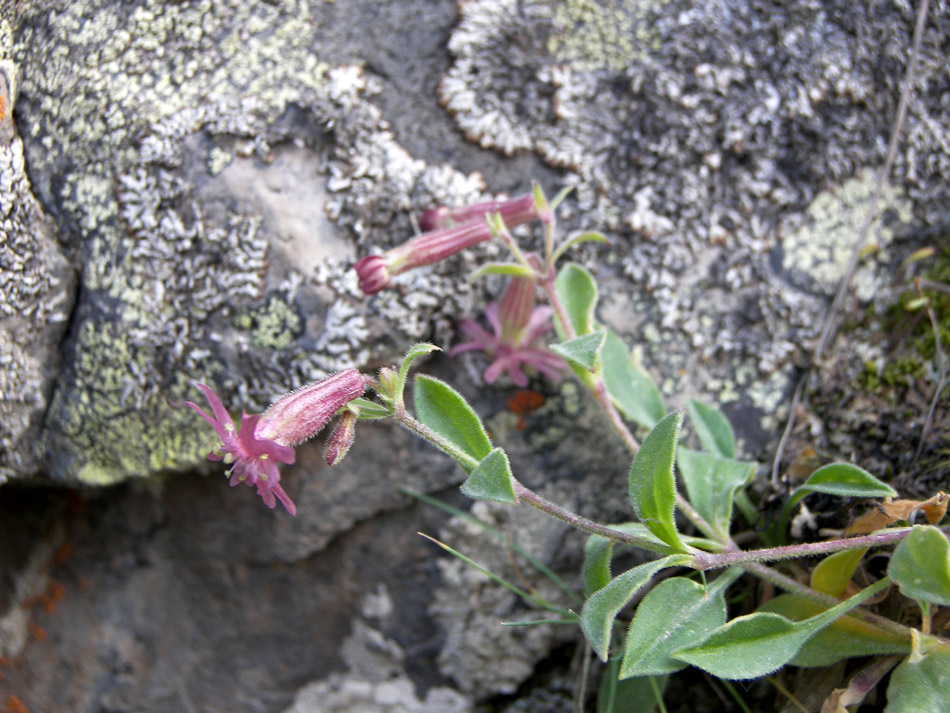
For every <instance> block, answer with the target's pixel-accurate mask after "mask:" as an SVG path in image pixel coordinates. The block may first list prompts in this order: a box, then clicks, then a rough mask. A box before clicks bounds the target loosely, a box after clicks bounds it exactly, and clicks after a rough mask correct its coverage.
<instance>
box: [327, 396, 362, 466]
mask: <svg viewBox="0 0 950 713" xmlns="http://www.w3.org/2000/svg"><path fill="white" fill-rule="evenodd" d="M357 418H358V417H357V415H356V413H355V412H354V411H350V410H349V409H347V410H346V411H344V412H343V413H342V414H340V420H339V422H338V423H337V424H336V427H335V428H334V429H333V432H332V433H330V437H329V438H327V447H326V450H324V452H323V458H324V460H326V462H327V465H328V466H330V467H331V468H332V467H333V466H335V465H337V464H338V463H339V462H340V461H342V460H343V459H344V458H345V457H346V454H347V453H349V451H350V446H352V445H353V440H354V439H355V438H356V421H357Z"/></svg>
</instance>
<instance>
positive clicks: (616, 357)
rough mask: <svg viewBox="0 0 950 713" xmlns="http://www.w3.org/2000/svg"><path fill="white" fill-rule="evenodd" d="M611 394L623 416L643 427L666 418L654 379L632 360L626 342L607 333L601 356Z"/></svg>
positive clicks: (609, 393) (608, 392)
mask: <svg viewBox="0 0 950 713" xmlns="http://www.w3.org/2000/svg"><path fill="white" fill-rule="evenodd" d="M600 358H601V362H602V363H603V366H604V384H605V385H606V387H607V394H608V395H609V396H610V398H611V400H612V401H613V402H614V403H615V404H616V405H617V408H619V409H620V411H621V413H623V415H624V416H626V417H627V418H628V419H630V420H631V421H633V422H634V423H636V424H639V425H640V426H644V427H646V428H653V426H655V425H656V423H657V421H659V420H660V419H661V418H663V417H664V416H665V415H666V407H665V406H664V405H663V397H662V396H660V391H659V390H658V389H657V388H656V385H655V384H654V383H653V380H652V379H651V378H650V375H649V374H647V373H646V372H645V371H644V370H643V369H642V368H641V367H640V365H639V364H637V363H636V362H635V361H634V360H633V358H632V357H631V356H630V352H629V351H628V350H627V345H626V344H624V342H623V339H621V338H620V337H619V336H617V335H616V334H615V333H614V332H613V331H611V330H607V339H606V341H605V342H604V346H603V349H601V353H600Z"/></svg>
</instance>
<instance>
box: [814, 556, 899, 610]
mask: <svg viewBox="0 0 950 713" xmlns="http://www.w3.org/2000/svg"><path fill="white" fill-rule="evenodd" d="M867 551H868V548H867V547H856V548H855V549H853V550H841V552H835V553H834V554H830V555H828V556H827V557H825V558H824V559H823V560H822V561H821V562H819V563H818V564H817V565H815V569H813V570H812V571H811V588H812V589H814V590H815V591H816V592H821V593H822V594H827V595H829V596H832V597H836V598H837V597H840V596H841V595H842V594H844V590H845V589H847V588H848V583H849V582H850V581H851V578H852V577H853V576H854V571H855V570H856V569H857V568H858V565H859V564H861V558H862V557H864V555H865V554H867ZM891 579H894V578H893V577H891Z"/></svg>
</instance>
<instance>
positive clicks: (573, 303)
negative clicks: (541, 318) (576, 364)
mask: <svg viewBox="0 0 950 713" xmlns="http://www.w3.org/2000/svg"><path fill="white" fill-rule="evenodd" d="M554 289H555V291H556V292H557V296H558V298H560V300H561V303H562V304H563V305H564V309H565V310H566V311H567V317H568V319H569V320H570V321H571V326H573V327H574V335H575V336H578V337H581V336H584V335H585V334H590V332H592V331H593V330H594V308H595V307H596V306H597V283H596V282H594V278H593V277H592V276H591V274H590V273H589V272H588V271H587V270H585V269H584V268H583V267H581V266H580V265H577V264H575V263H573V262H569V263H567V264H566V265H565V266H564V267H562V268H561V270H560V272H558V274H557V277H556V278H554ZM555 321H556V320H555ZM556 326H557V327H558V336H559V337H560V338H561V339H564V338H565V337H566V336H567V335H566V334H564V333H562V330H561V328H560V325H556Z"/></svg>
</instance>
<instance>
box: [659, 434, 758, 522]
mask: <svg viewBox="0 0 950 713" xmlns="http://www.w3.org/2000/svg"><path fill="white" fill-rule="evenodd" d="M676 464H677V465H678V466H679V472H680V477H682V479H683V484H684V485H685V486H686V493H687V495H688V496H689V501H690V503H692V505H693V507H694V508H696V510H697V511H698V512H699V514H700V515H702V516H703V518H704V519H705V520H706V522H708V523H709V524H710V525H712V526H713V527H714V528H716V531H717V532H718V533H719V534H720V535H723V536H724V537H728V535H729V524H730V523H731V522H732V503H733V501H734V500H735V496H736V493H737V492H738V491H739V489H740V488H742V487H744V486H745V485H746V484H748V482H749V481H750V480H752V477H753V476H754V475H755V468H756V464H755V463H744V462H742V461H737V460H733V459H732V458H722V457H720V456H717V455H713V454H710V453H703V452H702V451H691V450H689V449H687V448H680V449H679V451H678V452H677V454H676Z"/></svg>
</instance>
